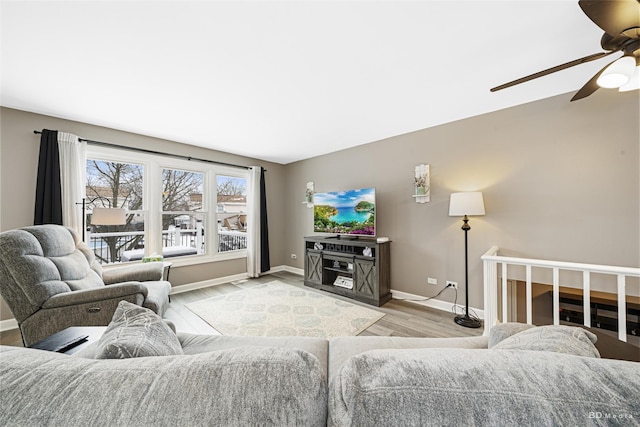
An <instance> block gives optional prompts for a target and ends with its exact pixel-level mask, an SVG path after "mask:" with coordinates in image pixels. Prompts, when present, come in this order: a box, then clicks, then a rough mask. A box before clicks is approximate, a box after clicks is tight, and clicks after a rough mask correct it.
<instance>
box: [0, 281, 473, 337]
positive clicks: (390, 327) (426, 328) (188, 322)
mask: <svg viewBox="0 0 640 427" xmlns="http://www.w3.org/2000/svg"><path fill="white" fill-rule="evenodd" d="M273 280H279V281H281V282H283V283H286V284H289V285H293V286H299V287H303V286H304V284H303V279H302V276H299V275H297V274H293V273H288V272H279V273H273V274H268V275H265V276H262V277H259V278H257V279H247V280H242V281H235V282H230V283H225V284H221V285H216V286H210V287H208V288H203V289H197V290H193V291H188V292H183V293H179V294H174V295H171V305H170V306H169V309H168V310H167V312H166V313H165V317H166V318H167V319H169V320H171V321H172V322H173V323H175V325H176V329H177V330H178V331H182V332H192V333H199V334H212V335H218V332H217V331H216V330H215V329H213V328H212V327H211V326H209V324H207V323H206V322H205V321H203V320H202V319H200V317H198V316H197V315H195V314H194V313H193V312H192V311H191V310H189V309H188V308H186V307H185V304H188V303H190V302H194V301H199V300H202V299H206V298H210V297H213V296H216V295H220V294H225V293H229V292H234V291H237V290H238V289H242V288H248V287H251V286H255V285H256V284H261V283H267V282H271V281H273ZM305 289H307V290H312V291H314V292H322V291H318V290H315V289H311V288H308V287H307V288H305ZM322 294H323V295H328V296H332V297H335V298H340V299H343V300H345V301H350V302H352V303H354V304H359V305H362V306H364V307H368V308H370V309H373V310H378V311H381V312H383V313H385V316H384V317H383V318H382V319H380V320H379V321H377V322H376V323H374V324H373V325H371V326H370V327H369V328H367V329H366V330H364V331H363V332H362V333H361V334H360V335H379V336H397V337H468V336H477V335H481V334H482V328H479V329H470V328H465V327H463V326H459V325H457V324H456V323H454V321H453V318H454V315H453V313H449V312H446V311H441V310H436V309H433V308H430V307H425V306H423V305H419V304H416V303H413V302H408V301H402V300H396V299H394V300H391V301H389V302H388V303H386V304H385V305H384V306H382V307H375V306H370V305H367V304H362V303H359V302H357V301H354V300H351V299H348V298H343V297H341V296H338V295H333V294H330V293H327V292H322ZM0 344H2V345H15V346H21V345H22V340H21V339H20V333H19V332H18V330H17V329H15V330H11V331H6V332H2V333H0Z"/></svg>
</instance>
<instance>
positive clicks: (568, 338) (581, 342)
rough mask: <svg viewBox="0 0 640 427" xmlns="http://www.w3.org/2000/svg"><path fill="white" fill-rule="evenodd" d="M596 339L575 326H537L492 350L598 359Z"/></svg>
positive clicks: (511, 337) (500, 343)
mask: <svg viewBox="0 0 640 427" xmlns="http://www.w3.org/2000/svg"><path fill="white" fill-rule="evenodd" d="M597 339H598V337H596V335H595V334H593V333H592V332H589V331H586V330H584V329H582V328H579V327H576V326H563V325H557V326H555V325H549V326H538V327H534V328H531V329H527V330H526V331H522V332H519V333H517V334H515V335H512V336H510V337H509V338H506V339H504V340H503V341H501V342H499V343H498V344H496V345H495V346H493V349H494V350H534V351H555V352H557V353H568V354H573V355H576V356H586V357H600V353H599V352H598V349H597V348H596V346H595V345H593V344H594V343H595V342H596V341H597Z"/></svg>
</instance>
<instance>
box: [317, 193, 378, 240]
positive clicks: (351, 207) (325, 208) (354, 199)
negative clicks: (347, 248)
mask: <svg viewBox="0 0 640 427" xmlns="http://www.w3.org/2000/svg"><path fill="white" fill-rule="evenodd" d="M313 231H314V232H316V233H331V234H337V235H343V234H347V235H361V236H375V235H376V189H375V188H361V189H358V190H347V191H335V192H330V193H315V194H314V195H313Z"/></svg>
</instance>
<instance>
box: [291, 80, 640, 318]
mask: <svg viewBox="0 0 640 427" xmlns="http://www.w3.org/2000/svg"><path fill="white" fill-rule="evenodd" d="M571 96H572V94H566V95H562V96H557V97H554V98H549V99H546V100H542V101H538V102H533V103H530V104H526V105H522V106H518V107H515V108H509V109H506V110H502V111H497V112H494V113H490V114H485V115H482V116H478V117H473V118H470V119H466V120H461V121H458V122H454V123H449V124H446V125H442V126H438V127H434V128H430V129H425V130H421V131H417V132H413V133H410V134H406V135H401V136H396V137H392V138H389V139H386V140H383V141H379V142H375V143H372V144H367V145H364V146H360V147H356V148H352V149H348V150H344V151H340V152H336V153H332V154H328V155H324V156H320V157H316V158H312V159H309V160H304V161H300V162H297V163H293V164H290V165H288V166H287V197H286V198H285V200H286V204H287V212H289V213H291V214H293V217H292V218H291V221H290V223H289V225H288V227H287V229H286V250H287V251H288V252H289V253H296V254H297V255H298V259H297V262H295V264H293V265H295V266H296V267H299V268H303V257H302V256H301V255H302V253H303V244H302V238H303V236H305V235H310V234H312V218H313V213H312V211H313V210H312V209H308V208H307V207H305V205H303V204H302V203H300V202H301V201H302V200H303V197H304V189H305V184H306V183H307V182H308V181H313V182H314V183H315V190H316V191H317V192H324V191H336V190H345V189H350V188H360V187H371V186H374V187H376V193H377V194H376V196H377V205H376V215H377V232H378V235H379V236H388V237H389V238H390V239H391V240H392V242H393V243H392V245H391V260H392V261H391V264H392V272H391V278H392V280H391V287H392V289H395V290H399V291H404V292H409V293H412V294H416V295H421V296H432V295H434V294H435V293H436V291H437V290H439V289H440V287H441V285H443V284H444V283H445V281H446V280H453V281H457V282H458V284H459V285H461V286H460V291H459V296H458V302H464V287H463V284H464V233H463V232H462V231H461V229H460V227H461V225H462V221H461V218H459V217H449V216H448V206H449V195H450V193H452V192H457V191H475V190H478V191H482V192H483V193H484V199H485V206H486V216H483V217H473V218H472V219H471V221H470V225H471V230H470V231H469V281H470V284H469V294H470V295H469V300H470V305H471V306H472V307H477V308H482V307H483V292H482V263H481V261H480V256H481V255H482V254H483V253H484V252H485V251H486V250H487V249H488V248H490V247H491V246H493V245H497V246H499V247H500V248H501V252H502V254H505V255H512V256H525V257H532V258H542V259H550V260H562V261H575V262H584V263H596V264H611V265H620V266H629V267H637V266H638V265H639V263H640V248H639V246H640V243H639V242H640V236H639V234H640V229H639V228H640V224H639V218H640V212H639V194H640V187H639V181H640V176H639V174H640V168H639V150H638V146H639V140H640V136H639V132H640V131H639V117H640V111H639V103H638V93H637V92H629V93H624V94H619V93H618V92H615V91H609V92H608V93H606V91H604V90H601V91H599V92H597V93H596V94H594V95H592V96H591V97H590V98H587V99H585V100H582V101H578V102H573V103H569V99H570V98H571ZM421 163H428V164H430V165H431V175H432V176H431V202H430V203H427V204H418V203H416V202H415V201H414V199H413V198H412V197H411V195H412V194H413V173H414V167H415V166H416V165H418V164H421ZM427 277H433V278H436V279H438V286H437V287H436V286H432V285H428V284H427ZM594 288H596V287H595V286H594ZM637 288H638V286H637V282H633V283H631V284H629V285H628V289H629V290H630V291H631V292H634V293H636V294H637V292H638V289H637ZM440 299H442V300H445V301H451V302H452V301H453V292H450V291H447V292H445V293H444V294H443V295H442V296H441V297H440Z"/></svg>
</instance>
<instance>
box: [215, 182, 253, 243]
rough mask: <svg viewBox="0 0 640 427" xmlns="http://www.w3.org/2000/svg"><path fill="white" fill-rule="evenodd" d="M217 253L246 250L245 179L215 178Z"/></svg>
mask: <svg viewBox="0 0 640 427" xmlns="http://www.w3.org/2000/svg"><path fill="white" fill-rule="evenodd" d="M216 206H217V208H216V213H217V216H218V252H228V251H236V250H240V249H247V222H248V218H247V178H239V177H233V176H225V175H218V176H217V177H216Z"/></svg>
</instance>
